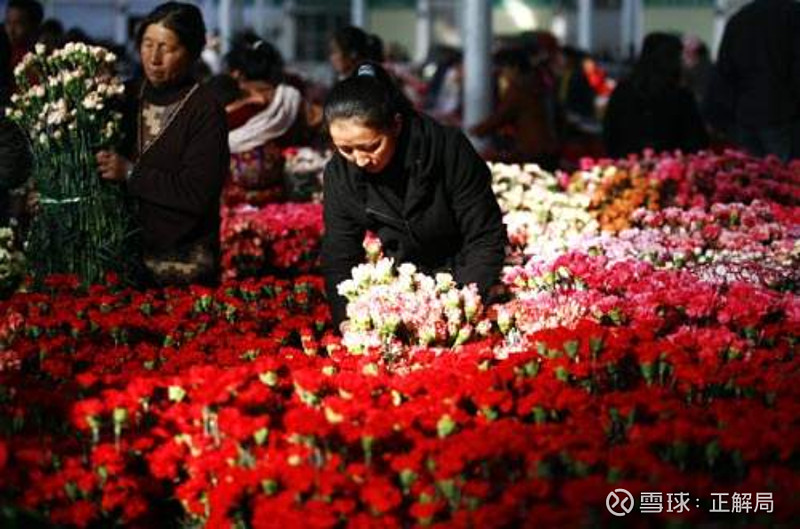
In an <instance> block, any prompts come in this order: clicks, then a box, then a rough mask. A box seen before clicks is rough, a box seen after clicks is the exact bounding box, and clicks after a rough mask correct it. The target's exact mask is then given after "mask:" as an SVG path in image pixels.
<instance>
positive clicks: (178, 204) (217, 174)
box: [128, 99, 230, 215]
mask: <svg viewBox="0 0 800 529" xmlns="http://www.w3.org/2000/svg"><path fill="white" fill-rule="evenodd" d="M189 119H190V123H189V125H188V131H189V132H188V135H189V137H188V139H187V141H186V148H185V149H184V150H183V152H182V153H176V154H175V155H176V156H180V168H179V170H177V171H164V170H161V169H159V168H156V167H152V166H150V165H145V164H142V165H138V166H137V167H136V169H135V170H134V173H133V176H132V178H131V179H130V181H129V182H128V190H129V192H130V193H131V195H133V196H135V197H137V198H139V199H141V200H143V201H145V202H150V203H152V204H157V205H159V206H163V207H167V208H170V209H174V210H178V211H182V212H185V213H190V214H195V215H201V214H203V213H205V212H206V211H208V208H209V206H210V205H211V204H212V203H213V202H214V201H216V200H217V199H218V197H219V194H220V191H221V189H222V184H223V181H224V175H226V174H227V173H228V170H229V164H230V154H229V152H228V132H227V128H226V125H225V117H224V115H222V113H221V110H220V109H219V108H217V107H216V106H214V105H206V104H203V100H202V99H199V100H198V101H197V102H196V104H194V105H193V106H192V108H191V115H190V117H189Z"/></svg>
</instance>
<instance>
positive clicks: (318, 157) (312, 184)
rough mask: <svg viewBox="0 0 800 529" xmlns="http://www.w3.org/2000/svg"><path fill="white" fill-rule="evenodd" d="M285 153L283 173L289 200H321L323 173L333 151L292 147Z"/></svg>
mask: <svg viewBox="0 0 800 529" xmlns="http://www.w3.org/2000/svg"><path fill="white" fill-rule="evenodd" d="M283 154H284V156H285V157H286V165H285V166H284V169H283V174H284V186H285V188H286V197H287V200H289V201H292V202H321V201H322V174H323V172H324V170H325V164H327V163H328V160H329V159H330V157H331V153H330V152H329V151H325V152H320V151H317V150H315V149H312V148H311V147H290V148H288V149H285V150H284V151H283Z"/></svg>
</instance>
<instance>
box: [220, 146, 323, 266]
mask: <svg viewBox="0 0 800 529" xmlns="http://www.w3.org/2000/svg"><path fill="white" fill-rule="evenodd" d="M284 155H285V157H286V162H285V164H284V180H283V182H282V185H281V187H282V192H281V193H280V194H279V195H276V194H275V192H274V187H273V188H270V189H266V190H259V189H245V188H244V187H242V186H239V185H233V183H229V184H227V185H226V187H225V190H224V192H223V204H222V210H221V216H222V227H221V240H222V270H223V278H224V279H234V278H245V277H254V276H259V275H264V274H277V275H282V276H286V275H293V274H294V275H296V274H298V273H306V272H309V271H312V270H317V269H318V266H319V264H318V257H319V247H320V243H321V238H322V205H321V200H322V171H323V169H324V167H325V163H326V161H327V159H328V154H326V153H320V152H318V151H315V150H313V149H311V148H308V147H296V148H291V149H287V150H286V151H285V152H284Z"/></svg>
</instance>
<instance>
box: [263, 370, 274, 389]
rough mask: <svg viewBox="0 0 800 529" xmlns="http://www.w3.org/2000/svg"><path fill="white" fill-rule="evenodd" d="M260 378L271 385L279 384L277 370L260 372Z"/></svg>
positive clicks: (267, 384) (265, 383) (266, 384)
mask: <svg viewBox="0 0 800 529" xmlns="http://www.w3.org/2000/svg"><path fill="white" fill-rule="evenodd" d="M258 379H259V380H260V381H261V382H262V383H263V384H264V385H265V386H269V387H271V388H272V387H275V386H276V385H277V384H278V374H277V373H276V372H275V371H267V372H266V373H260V374H259V375H258Z"/></svg>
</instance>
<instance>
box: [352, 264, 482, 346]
mask: <svg viewBox="0 0 800 529" xmlns="http://www.w3.org/2000/svg"><path fill="white" fill-rule="evenodd" d="M338 291H339V294H341V295H342V296H344V297H345V298H347V301H348V304H347V317H348V321H347V322H346V323H345V325H344V336H343V341H342V343H343V344H344V345H345V347H347V349H348V350H349V351H351V352H352V353H356V354H358V353H363V352H365V351H367V350H369V349H372V348H375V347H378V348H381V349H382V350H383V351H384V352H385V351H396V350H398V349H399V347H398V346H423V347H439V348H453V347H457V346H459V345H462V344H463V343H465V342H467V341H468V340H469V339H471V338H473V337H476V336H485V335H487V334H488V333H489V331H490V330H491V324H490V322H489V321H488V320H487V319H485V318H484V310H483V309H484V308H483V303H482V301H481V298H480V295H479V294H478V290H477V287H476V286H475V285H468V286H465V287H459V286H458V285H457V284H456V282H455V280H454V279H453V276H452V275H450V274H449V273H438V274H436V276H435V277H431V276H429V275H426V274H423V273H420V272H418V271H417V268H416V267H415V266H414V265H413V264H410V263H404V264H402V265H400V266H399V267H395V266H394V261H393V260H392V259H381V260H379V261H378V262H377V263H374V264H362V265H358V266H357V267H355V268H354V269H353V276H352V279H348V280H346V281H343V282H342V283H341V284H340V285H339V287H338Z"/></svg>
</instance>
